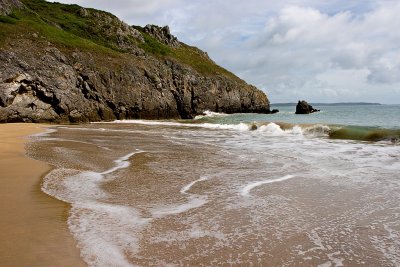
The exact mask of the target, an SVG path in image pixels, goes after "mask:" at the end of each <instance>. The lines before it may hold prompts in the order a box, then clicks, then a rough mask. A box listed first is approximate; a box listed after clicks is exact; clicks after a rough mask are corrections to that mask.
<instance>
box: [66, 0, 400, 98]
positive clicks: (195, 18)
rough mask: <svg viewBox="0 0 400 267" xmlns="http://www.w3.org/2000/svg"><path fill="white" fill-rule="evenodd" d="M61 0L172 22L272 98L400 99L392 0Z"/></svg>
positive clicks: (129, 17) (399, 49)
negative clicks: (112, 0) (111, 0)
mask: <svg viewBox="0 0 400 267" xmlns="http://www.w3.org/2000/svg"><path fill="white" fill-rule="evenodd" d="M66 1H70V2H74V3H77V4H80V5H83V6H90V7H95V8H100V9H103V10H107V11H110V12H112V13H114V14H116V15H118V16H119V17H121V18H122V19H123V20H125V21H126V22H128V23H130V24H139V25H145V24H147V23H155V24H159V25H170V27H171V30H172V32H173V33H174V34H175V35H177V36H178V37H179V38H180V39H181V40H182V41H185V42H187V43H189V44H191V45H196V46H199V47H200V48H202V49H203V50H206V51H207V52H209V54H210V55H211V57H213V59H215V61H216V62H218V63H219V64H221V65H223V66H224V67H226V68H228V69H229V70H231V71H233V72H235V73H236V74H238V75H239V76H240V77H242V78H244V79H245V80H246V81H248V82H250V83H253V84H255V85H256V86H258V87H259V88H262V89H264V90H265V91H266V92H267V93H268V95H269V97H270V99H271V101H272V102H282V101H283V102H286V101H297V100H298V99H299V98H301V99H303V98H304V99H307V100H310V101H318V102H323V101H327V102H331V101H372V102H376V101H380V102H386V103H400V92H399V91H400V90H399V88H400V87H399V85H400V46H399V43H400V31H398V25H400V16H399V15H398V14H400V3H399V2H398V1H396V0H381V1H376V0H375V1H372V0H365V1H359V0H335V1H319V0H286V1H258V0H247V1H239V0H231V1H223V0H214V1H205V0H202V1H200V0H191V1H189V0H148V1H139V0H116V1H114V2H112V3H110V2H109V1H105V0H100V1H90V0H65V1H62V2H66Z"/></svg>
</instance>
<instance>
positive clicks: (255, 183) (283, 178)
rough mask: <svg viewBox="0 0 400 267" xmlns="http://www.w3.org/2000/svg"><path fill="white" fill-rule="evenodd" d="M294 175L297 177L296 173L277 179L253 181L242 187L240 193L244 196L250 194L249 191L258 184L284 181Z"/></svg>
mask: <svg viewBox="0 0 400 267" xmlns="http://www.w3.org/2000/svg"><path fill="white" fill-rule="evenodd" d="M294 177H295V176H294V175H285V176H283V177H280V178H277V179H269V180H264V181H259V182H254V183H251V184H249V185H247V186H245V187H244V188H243V189H242V191H241V192H240V194H241V195H242V196H248V195H249V193H250V191H251V190H252V189H253V188H255V187H258V186H260V185H264V184H272V183H278V182H283V181H285V180H289V179H292V178H294Z"/></svg>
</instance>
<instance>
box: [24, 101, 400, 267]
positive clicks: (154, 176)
mask: <svg viewBox="0 0 400 267" xmlns="http://www.w3.org/2000/svg"><path fill="white" fill-rule="evenodd" d="M291 108H294V107H283V108H280V109H281V113H280V114H274V115H255V114H233V115H226V114H216V113H212V112H207V114H206V115H204V116H199V117H197V118H196V119H195V120H193V121H171V120H169V121H143V120H135V121H116V122H110V123H93V124H88V125H68V126H55V127H54V128H53V130H52V131H51V132H48V133H46V134H43V135H41V136H35V137H33V142H31V143H30V145H29V147H28V151H29V155H30V156H31V157H33V158H36V159H38V160H42V161H46V162H48V163H50V164H51V165H53V166H54V169H53V170H52V171H51V172H50V173H49V174H48V175H47V176H46V177H45V178H44V181H43V184H42V190H43V191H44V192H46V193H47V194H49V195H52V196H54V197H56V198H58V199H61V200H63V201H66V202H68V203H70V204H71V206H72V208H71V211H70V214H69V218H68V226H69V229H70V231H71V233H72V235H73V236H74V238H75V239H76V240H77V243H78V246H79V248H80V250H81V256H82V258H83V259H84V260H85V261H86V262H87V263H88V264H89V266H321V267H325V266H400V205H399V204H400V144H399V142H398V137H399V136H398V130H399V129H400V123H399V118H398V115H399V114H400V107H399V106H371V108H369V109H368V107H365V106H355V107H345V108H341V107H325V108H322V107H319V108H320V109H323V112H321V113H315V114H311V115H308V116H305V115H304V116H303V115H299V116H295V115H293V114H292V113H293V112H292V111H291ZM350 110H351V111H352V112H351V113H349V112H346V111H350ZM367 111H369V112H367ZM341 112H343V113H344V114H347V116H342V115H341V114H343V113H341ZM389 113H390V114H389ZM357 114H358V115H357ZM396 114H397V116H396ZM378 133H379V134H378Z"/></svg>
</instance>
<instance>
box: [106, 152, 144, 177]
mask: <svg viewBox="0 0 400 267" xmlns="http://www.w3.org/2000/svg"><path fill="white" fill-rule="evenodd" d="M138 153H143V151H140V150H139V149H136V152H132V153H129V154H127V155H125V156H123V157H121V158H119V159H117V160H114V162H115V163H116V166H114V167H112V168H110V169H108V170H106V171H104V172H101V173H100V174H102V175H106V174H110V173H113V172H115V171H118V170H120V169H125V168H128V167H129V165H130V163H129V161H128V160H129V158H130V157H132V156H133V155H135V154H138Z"/></svg>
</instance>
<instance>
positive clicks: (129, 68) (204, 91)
mask: <svg viewBox="0 0 400 267" xmlns="http://www.w3.org/2000/svg"><path fill="white" fill-rule="evenodd" d="M0 14H3V15H1V16H0V122H17V121H32V122H88V121H100V120H114V119H128V118H146V119H160V118H184V119H185V118H192V117H193V116H195V115H197V114H200V113H202V112H203V111H205V110H211V111H217V112H226V113H234V112H259V113H269V101H268V99H267V97H266V95H265V94H264V93H263V92H262V91H260V90H258V89H257V88H255V87H254V86H251V85H248V84H246V83H245V82H244V81H242V80H240V79H239V78H237V77H236V76H234V75H233V74H232V73H230V72H228V71H226V70H225V69H223V68H221V67H219V66H217V65H216V64H215V63H214V62H213V61H212V60H211V59H210V58H209V57H208V55H207V54H206V53H204V52H202V51H201V50H199V49H197V48H195V47H190V46H188V45H186V44H183V43H181V42H179V40H178V39H177V38H176V37H174V36H173V35H172V34H171V33H170V31H169V28H168V27H163V28H161V27H157V26H154V25H148V26H146V27H144V28H141V27H137V26H129V25H127V24H126V23H124V22H122V21H120V20H119V19H118V18H116V17H115V16H113V15H112V14H109V13H107V12H103V11H98V10H94V9H84V8H82V7H79V6H77V5H64V4H59V3H47V2H45V1H43V0H26V1H18V0H0Z"/></svg>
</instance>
